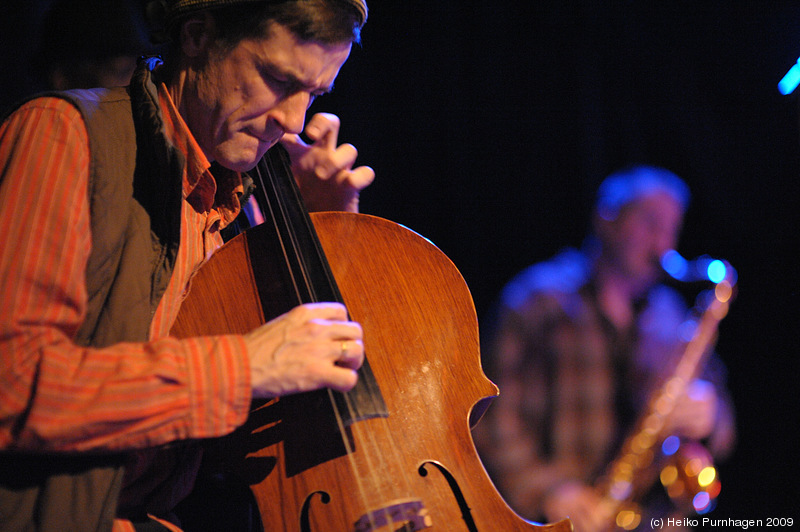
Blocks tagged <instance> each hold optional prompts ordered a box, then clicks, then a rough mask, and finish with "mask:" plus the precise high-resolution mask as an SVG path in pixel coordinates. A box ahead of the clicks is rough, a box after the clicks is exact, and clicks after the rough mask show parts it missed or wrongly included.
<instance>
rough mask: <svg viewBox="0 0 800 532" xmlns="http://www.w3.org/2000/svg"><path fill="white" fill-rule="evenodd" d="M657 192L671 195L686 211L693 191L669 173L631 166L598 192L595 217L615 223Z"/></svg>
mask: <svg viewBox="0 0 800 532" xmlns="http://www.w3.org/2000/svg"><path fill="white" fill-rule="evenodd" d="M656 192H666V193H668V194H670V195H671V196H672V197H674V198H675V200H676V201H677V202H678V203H679V204H680V205H681V207H682V208H683V210H684V211H685V210H686V208H687V207H688V205H689V199H690V196H691V194H690V192H689V187H688V186H687V185H686V183H684V181H683V180H682V179H681V178H680V177H678V176H677V175H675V174H674V173H673V172H670V171H669V170H665V169H664V168H659V167H656V166H644V165H639V166H631V167H628V168H624V169H622V170H619V171H617V172H614V173H613V174H611V175H609V176H608V177H607V178H606V179H605V180H603V182H602V183H601V184H600V187H599V188H598V190H597V200H596V202H595V213H597V214H598V215H599V216H600V217H601V218H604V219H606V220H613V219H615V218H616V217H617V215H618V214H619V212H620V211H621V210H622V209H623V208H624V207H625V206H626V205H628V204H630V203H631V202H633V201H635V200H638V199H640V198H643V197H645V196H649V195H651V194H654V193H656Z"/></svg>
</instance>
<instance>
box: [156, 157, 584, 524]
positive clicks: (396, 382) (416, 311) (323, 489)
mask: <svg viewBox="0 0 800 532" xmlns="http://www.w3.org/2000/svg"><path fill="white" fill-rule="evenodd" d="M288 168H289V165H288V156H287V154H286V152H285V150H283V148H282V147H281V146H280V145H278V146H276V147H274V148H272V149H271V150H270V151H269V152H268V153H267V155H265V157H264V158H263V159H262V160H261V161H260V162H259V164H258V165H257V167H256V169H255V172H254V173H255V174H256V175H255V176H254V177H255V178H256V183H257V185H258V188H257V190H258V192H259V194H260V196H259V197H258V199H259V200H260V203H261V204H262V209H263V211H264V215H265V219H266V222H265V223H263V224H260V225H258V226H255V227H252V228H250V229H247V230H246V231H244V232H243V233H242V234H240V235H238V236H237V237H235V238H234V239H232V240H230V241H229V242H227V243H226V244H225V245H224V246H222V247H221V248H220V249H219V250H217V252H215V253H214V255H212V257H211V258H210V259H209V261H208V262H207V263H206V264H205V265H204V266H203V267H202V268H201V269H200V271H199V272H198V274H197V275H196V276H195V278H194V279H193V281H192V289H191V291H190V293H189V295H188V296H187V299H186V300H185V301H184V303H183V305H182V308H181V311H180V315H179V316H178V319H177V321H176V323H175V325H174V327H173V330H172V332H173V334H174V335H175V336H178V337H187V336H199V335H214V334H229V333H238V334H244V333H246V332H248V331H250V330H252V329H254V328H256V327H258V326H259V325H261V324H263V323H265V322H266V321H268V320H270V319H272V318H273V317H276V316H278V315H280V314H282V313H284V312H286V311H288V310H289V309H291V308H292V307H294V306H296V305H298V304H301V303H310V302H317V301H338V302H341V303H343V304H344V305H345V306H346V308H347V309H348V313H349V314H350V316H351V319H353V320H355V321H358V322H359V323H360V324H361V325H362V327H363V330H364V350H365V362H364V364H363V366H362V367H361V369H360V370H359V379H358V384H357V385H356V387H355V388H354V389H353V390H351V391H349V392H346V393H339V392H334V391H332V390H329V389H325V390H318V391H315V392H309V393H301V394H296V395H289V396H286V397H280V398H276V399H272V400H268V401H264V402H261V403H257V404H256V403H254V405H253V408H252V411H251V413H250V415H249V418H248V421H247V422H246V423H245V425H244V426H243V427H241V428H240V429H239V430H237V431H236V432H234V434H232V435H231V436H229V437H227V438H226V441H225V445H224V448H225V455H226V462H227V464H228V466H229V467H230V470H231V471H232V472H233V474H234V475H235V477H236V478H238V479H240V480H241V481H242V482H243V483H244V484H246V485H247V486H249V489H250V491H251V492H252V495H253V498H254V499H255V503H256V505H257V507H258V514H259V516H260V519H261V524H262V525H263V528H264V530H266V531H273V530H282V531H287V532H290V531H291V532H322V531H336V532H384V531H385V532H389V531H392V532H398V531H416V530H431V531H447V532H456V531H462V530H463V531H470V532H488V531H492V532H494V531H533V530H541V531H542V532H544V531H552V532H568V531H569V530H571V528H572V527H571V524H570V522H569V521H568V520H566V519H565V520H563V521H560V522H558V523H554V524H547V525H540V524H535V523H531V522H528V521H526V520H524V519H522V518H521V517H520V516H518V515H517V514H515V513H514V512H513V511H512V510H511V509H510V508H509V507H508V506H507V505H506V503H505V502H504V501H503V499H502V498H501V497H500V495H499V493H498V492H497V491H496V489H495V487H494V485H493V484H492V482H491V480H490V479H489V477H488V475H487V473H486V471H485V470H484V468H483V465H482V464H481V461H480V459H479V457H478V454H477V451H476V449H475V446H474V444H473V441H472V436H471V434H470V426H471V424H474V423H475V422H477V420H478V419H479V417H480V415H481V414H482V412H483V411H484V410H485V407H486V406H488V401H489V400H491V398H492V397H494V396H495V395H496V394H497V388H496V386H495V385H494V384H493V383H492V382H491V381H489V380H488V379H487V377H486V376H485V375H484V374H483V371H482V369H481V366H480V354H479V341H478V326H477V317H476V312H475V308H474V304H473V302H472V298H471V296H470V293H469V290H468V288H467V286H466V283H465V282H464V280H463V278H462V277H461V275H460V274H459V272H458V270H457V269H456V268H455V266H454V265H453V264H452V262H451V261H450V260H449V259H448V258H447V257H446V256H445V255H444V253H442V252H441V251H440V250H439V249H438V248H436V247H435V246H434V245H433V244H432V243H431V242H430V241H428V240H426V239H425V238H422V237H421V236H419V235H418V234H416V233H414V232H413V231H411V230H409V229H407V228H405V227H403V226H401V225H399V224H396V223H393V222H390V221H388V220H384V219H382V218H378V217H374V216H369V215H364V214H354V213H342V212H326V213H314V214H308V213H307V212H306V211H305V208H304V207H303V204H302V199H301V198H300V195H299V192H298V190H297V187H296V184H295V182H294V179H293V178H292V176H291V174H290V171H289V170H288ZM280 258H283V260H280Z"/></svg>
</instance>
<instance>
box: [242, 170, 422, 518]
mask: <svg viewBox="0 0 800 532" xmlns="http://www.w3.org/2000/svg"><path fill="white" fill-rule="evenodd" d="M266 158H267V156H265V157H264V159H262V161H261V162H259V164H258V165H257V166H256V174H257V178H258V182H259V185H260V186H261V187H262V190H264V191H266V190H267V186H269V187H270V190H271V191H272V196H273V197H274V198H275V203H276V204H275V205H273V202H272V201H270V200H269V198H268V197H267V198H266V199H267V201H266V203H267V204H266V205H259V207H260V208H261V210H262V214H263V215H264V219H265V220H271V221H272V223H273V226H274V228H275V231H276V234H277V235H278V238H279V239H280V241H281V248H282V250H283V254H284V260H285V261H286V262H287V264H290V262H291V261H290V254H291V255H292V258H293V259H294V260H295V261H296V263H297V264H298V265H299V269H300V271H301V276H302V280H298V279H296V278H295V273H294V271H295V269H294V268H291V267H289V268H288V271H289V275H290V277H291V278H292V281H293V283H294V289H295V294H296V297H297V300H298V301H302V299H303V297H302V295H301V290H300V286H303V287H304V288H305V289H306V291H307V293H308V294H309V295H310V299H311V301H310V302H318V301H320V298H319V296H318V295H317V290H316V289H315V287H314V283H313V282H312V281H311V276H310V275H309V273H308V272H309V268H308V267H307V259H306V258H305V254H304V253H303V252H301V246H300V243H299V241H298V239H297V234H298V233H297V231H299V229H298V228H297V227H295V225H296V224H295V222H294V221H293V219H292V217H291V216H290V215H289V213H288V208H287V206H286V205H285V204H284V201H285V200H284V199H283V194H281V193H280V191H279V187H278V185H277V184H276V182H275V180H276V179H277V177H276V176H275V174H276V173H277V172H276V171H275V170H273V169H272V168H270V164H269V162H268V161H266V160H265V159H266ZM262 163H263V164H262ZM284 166H285V165H284ZM264 174H266V178H265V175H264ZM286 178H287V179H291V180H292V181H293V178H291V174H289V175H288V176H286ZM292 184H293V183H292ZM265 210H267V211H268V212H264V211H265ZM281 225H282V226H283V227H286V228H287V229H288V231H281V230H280V226H281ZM284 235H285V236H286V239H288V240H289V242H286V241H285V239H284ZM326 276H328V277H329V279H328V282H329V283H330V284H331V286H333V287H334V292H335V293H337V294H338V289H336V288H335V286H336V285H335V279H333V278H332V277H331V276H330V270H329V269H327V270H326ZM338 299H339V300H340V301H339V302H340V303H343V301H341V297H338ZM327 391H328V396H329V399H330V402H331V405H332V408H333V411H334V414H335V418H336V424H337V428H338V430H339V433H340V435H341V438H342V442H343V445H344V448H345V451H346V453H347V456H348V463H349V464H350V469H351V471H352V472H353V476H354V477H355V480H356V483H357V486H358V492H359V496H360V497H361V500H362V503H363V505H364V507H365V508H367V503H368V498H367V495H366V493H367V488H366V486H364V480H363V479H365V478H370V477H371V478H372V480H373V481H372V484H373V486H377V487H378V489H379V490H381V491H383V490H384V489H385V488H384V487H383V486H385V485H387V484H388V485H390V486H392V487H394V484H395V483H394V482H388V483H385V482H379V478H378V477H376V475H380V473H378V471H386V470H387V468H386V467H385V466H381V465H379V464H383V463H385V462H386V456H384V454H387V455H391V456H395V457H399V456H400V453H399V449H398V445H397V442H396V441H395V439H394V437H393V435H392V432H391V430H390V428H389V426H388V422H386V420H385V419H382V420H381V422H382V423H383V424H384V431H385V433H386V434H387V435H388V438H387V439H388V441H389V444H390V447H391V449H390V450H389V451H390V452H389V453H382V452H381V447H380V445H379V444H378V442H377V436H376V434H375V432H374V431H368V430H365V431H361V433H363V434H365V435H366V439H367V440H368V441H365V442H364V444H365V445H364V449H363V450H362V451H361V453H362V455H363V456H364V457H365V461H366V462H367V469H368V471H366V472H361V471H359V469H360V468H359V465H358V464H357V463H356V460H355V458H354V457H355V449H354V448H353V446H352V445H351V443H350V439H349V438H348V437H347V434H346V425H345V422H344V418H343V415H342V412H340V411H339V406H338V402H337V401H336V400H335V398H334V393H335V392H334V391H333V390H330V389H328V390H327ZM368 395H369V400H370V401H372V403H373V404H372V406H373V408H377V402H378V400H377V399H376V398H375V397H374V396H373V394H368ZM342 396H343V398H344V403H345V405H346V408H347V414H348V416H349V419H351V420H355V419H356V418H357V413H356V410H357V408H356V407H355V406H354V405H353V399H352V395H351V394H350V393H349V392H345V393H342ZM373 411H375V410H374V409H373ZM395 463H402V462H401V461H398V460H396V461H395ZM401 476H402V478H401V479H398V480H401V482H402V483H403V484H405V485H406V487H407V488H410V486H411V482H410V479H409V478H408V476H407V473H406V472H405V471H404V470H401ZM383 497H384V498H387V496H386V495H385V494H384V495H383ZM366 517H367V519H368V520H369V523H370V525H371V527H372V529H373V530H375V529H377V528H378V522H377V521H376V519H377V517H376V515H375V514H374V513H373V512H371V511H370V509H369V508H367V513H366ZM384 517H385V519H386V521H387V522H388V523H392V524H394V519H395V518H394V515H393V514H391V513H389V515H386V516H384ZM403 521H405V520H404V519H403Z"/></svg>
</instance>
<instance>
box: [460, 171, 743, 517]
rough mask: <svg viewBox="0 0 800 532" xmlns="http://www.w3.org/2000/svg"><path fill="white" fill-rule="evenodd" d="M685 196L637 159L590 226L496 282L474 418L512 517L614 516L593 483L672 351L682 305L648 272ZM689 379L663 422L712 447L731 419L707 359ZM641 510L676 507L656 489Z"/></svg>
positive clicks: (728, 434) (722, 441) (726, 437)
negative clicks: (488, 396) (482, 390)
mask: <svg viewBox="0 0 800 532" xmlns="http://www.w3.org/2000/svg"><path fill="white" fill-rule="evenodd" d="M688 202H689V190H688V187H687V186H686V185H685V183H684V182H683V181H682V180H681V179H680V178H678V177H677V176H676V175H674V174H673V173H672V172H669V171H667V170H664V169H661V168H656V167H648V166H638V167H632V168H629V169H626V170H622V171H619V172H617V173H615V174H612V175H611V176H609V177H608V178H607V179H606V180H605V181H604V182H603V183H602V185H601V186H600V188H599V191H598V196H597V200H596V204H595V208H594V212H593V219H592V231H591V234H590V235H589V237H588V238H587V239H586V241H585V244H584V246H583V247H582V248H581V249H567V250H565V251H562V252H561V253H560V254H558V255H557V256H556V257H554V258H552V259H551V260H548V261H546V262H544V263H541V264H536V265H533V266H531V267H529V268H527V269H526V270H524V271H523V272H521V273H520V274H519V275H517V276H516V277H515V278H514V279H513V280H512V281H511V282H510V283H509V284H508V285H507V286H506V287H505V288H504V290H503V292H502V296H501V298H500V300H499V304H498V306H497V308H496V313H495V316H494V320H493V323H492V325H491V326H489V327H487V331H486V332H487V339H488V341H487V342H486V343H485V345H484V348H483V350H484V355H483V356H484V357H485V361H484V365H485V368H486V371H487V374H489V376H490V377H491V378H493V379H494V380H495V382H496V383H497V385H498V386H499V388H500V396H499V397H498V398H497V399H496V400H495V402H494V404H493V405H492V406H491V407H490V408H489V410H488V412H487V413H486V416H485V418H484V420H483V421H481V423H479V424H478V426H477V427H476V429H475V438H476V443H477V445H478V448H479V451H480V453H481V456H482V458H483V460H484V462H485V464H486V466H487V469H488V470H489V472H490V474H491V475H492V478H493V479H494V481H495V483H496V484H497V486H498V488H499V490H500V491H501V493H502V494H503V495H504V496H505V498H506V500H507V501H508V502H509V504H510V505H511V506H512V507H513V508H514V509H515V510H517V511H518V512H519V513H521V514H522V515H523V516H525V517H528V518H531V519H535V520H544V521H553V520H556V519H560V518H563V517H565V516H569V517H570V518H571V519H572V521H573V523H574V526H575V530H578V531H581V532H592V531H598V530H604V529H608V527H609V525H610V524H611V523H614V520H615V515H613V514H612V510H610V509H609V508H608V507H607V505H605V504H604V499H603V496H602V495H601V494H600V493H599V492H598V491H597V490H596V489H595V488H594V484H595V483H596V482H597V480H598V478H599V477H600V476H601V475H602V474H603V473H604V471H605V469H606V467H607V465H608V463H609V461H610V460H611V459H612V458H613V457H614V456H615V454H616V453H617V452H618V450H619V446H620V444H621V442H622V440H623V438H624V437H625V436H626V433H627V432H629V431H630V430H631V429H632V427H633V425H634V424H635V422H636V420H637V416H638V415H639V413H640V412H641V411H642V409H643V408H644V403H645V402H646V400H647V397H648V395H649V393H650V392H651V390H652V389H654V387H655V386H656V385H657V384H658V383H659V381H660V378H661V377H662V375H663V374H664V373H665V372H666V371H667V370H668V368H669V367H670V364H671V362H673V361H674V360H675V359H676V357H677V356H679V355H680V354H682V351H683V350H682V347H683V346H682V342H681V341H680V339H679V333H678V330H679V325H680V324H681V322H682V321H683V320H684V319H685V317H686V312H687V308H686V306H685V303H684V301H683V299H682V298H681V297H680V295H679V293H678V292H677V291H675V290H674V289H672V288H668V287H667V286H665V285H664V284H661V283H660V280H661V279H662V271H663V270H662V268H661V267H660V258H661V257H662V255H664V253H665V252H666V251H668V250H670V249H672V248H674V247H675V246H676V244H677V241H678V236H679V232H680V230H681V226H682V223H683V218H684V214H685V211H686V208H687V204H688ZM706 369H707V371H706V374H705V375H703V378H702V379H698V380H696V381H694V382H692V383H691V384H690V386H689V388H688V393H686V394H685V396H684V397H682V399H681V400H680V401H679V402H678V406H677V407H676V409H675V412H674V415H673V416H672V419H671V421H670V427H669V428H670V430H671V433H674V434H676V435H678V436H680V437H682V438H685V439H690V440H702V441H703V442H704V443H705V444H706V445H707V447H708V448H709V449H710V450H711V452H712V453H713V455H714V456H716V457H719V458H722V457H724V456H725V455H726V454H727V453H728V452H729V451H730V450H731V448H732V445H733V443H734V439H735V428H734V417H733V410H732V405H731V402H730V400H729V399H728V397H727V392H726V390H725V385H724V379H723V375H724V371H723V368H722V367H721V366H720V362H719V360H717V359H712V362H711V363H710V364H709V365H708V367H707V368H706ZM660 491H661V493H660V494H659V493H658V492H657V490H654V492H655V493H656V495H655V498H654V499H652V500H647V501H644V506H645V507H646V511H647V512H649V513H648V514H647V515H662V516H663V515H674V514H670V512H672V511H673V510H674V509H673V508H671V507H670V503H669V499H668V498H667V497H666V495H664V490H663V489H661V490H660Z"/></svg>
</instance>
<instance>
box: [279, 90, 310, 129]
mask: <svg viewBox="0 0 800 532" xmlns="http://www.w3.org/2000/svg"><path fill="white" fill-rule="evenodd" d="M310 103H311V98H310V96H309V95H308V93H305V92H295V93H294V94H290V95H288V96H286V97H285V98H283V99H282V100H281V101H280V103H278V105H277V106H276V107H275V109H274V110H273V116H274V118H275V120H277V121H278V122H279V123H280V124H281V127H282V128H283V130H284V132H286V133H294V134H298V135H299V134H300V133H302V132H303V126H304V125H305V120H306V111H307V110H308V106H309V105H310Z"/></svg>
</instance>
